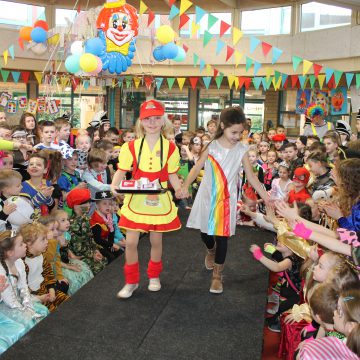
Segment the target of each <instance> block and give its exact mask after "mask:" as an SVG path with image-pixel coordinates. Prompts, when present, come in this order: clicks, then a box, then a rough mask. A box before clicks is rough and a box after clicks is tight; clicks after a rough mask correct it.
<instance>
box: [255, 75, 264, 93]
mask: <svg viewBox="0 0 360 360" xmlns="http://www.w3.org/2000/svg"><path fill="white" fill-rule="evenodd" d="M262 81H263V77H254V78H253V84H254V87H255V90H259V87H260V85H261V83H262Z"/></svg>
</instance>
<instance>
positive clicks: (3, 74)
mask: <svg viewBox="0 0 360 360" xmlns="http://www.w3.org/2000/svg"><path fill="white" fill-rule="evenodd" d="M0 72H1V76H2V78H3V81H4V82H7V79H8V77H9V74H10V71H8V70H3V69H1V70H0Z"/></svg>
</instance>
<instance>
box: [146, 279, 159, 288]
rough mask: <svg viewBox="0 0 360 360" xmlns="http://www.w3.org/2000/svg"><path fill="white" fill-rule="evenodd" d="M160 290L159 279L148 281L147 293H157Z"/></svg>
mask: <svg viewBox="0 0 360 360" xmlns="http://www.w3.org/2000/svg"><path fill="white" fill-rule="evenodd" d="M160 289H161V283H160V279H159V278H153V279H149V286H148V290H149V291H159V290H160Z"/></svg>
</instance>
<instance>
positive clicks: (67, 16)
mask: <svg viewBox="0 0 360 360" xmlns="http://www.w3.org/2000/svg"><path fill="white" fill-rule="evenodd" d="M76 15H77V11H76V10H70V9H56V13H55V22H56V26H68V22H70V23H73V22H74V20H75V17H76ZM67 20H68V21H67Z"/></svg>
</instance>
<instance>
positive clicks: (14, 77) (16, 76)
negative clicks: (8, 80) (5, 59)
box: [11, 71, 20, 83]
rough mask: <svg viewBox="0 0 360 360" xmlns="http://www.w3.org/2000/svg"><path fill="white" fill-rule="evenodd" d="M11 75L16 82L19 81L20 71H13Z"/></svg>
mask: <svg viewBox="0 0 360 360" xmlns="http://www.w3.org/2000/svg"><path fill="white" fill-rule="evenodd" d="M11 75H12V77H13V79H14V81H15V82H16V83H18V81H19V78H20V71H12V72H11Z"/></svg>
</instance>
